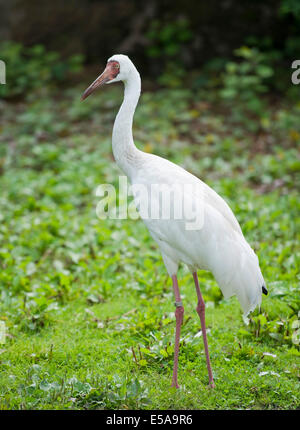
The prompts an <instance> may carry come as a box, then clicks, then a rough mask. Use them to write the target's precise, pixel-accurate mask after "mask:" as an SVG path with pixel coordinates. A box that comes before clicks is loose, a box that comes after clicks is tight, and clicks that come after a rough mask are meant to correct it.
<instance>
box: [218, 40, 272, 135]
mask: <svg viewBox="0 0 300 430" xmlns="http://www.w3.org/2000/svg"><path fill="white" fill-rule="evenodd" d="M234 52H235V55H236V56H237V57H240V58H242V61H236V62H233V61H231V62H228V63H227V64H226V70H225V73H224V74H223V78H222V80H223V88H222V89H221V90H220V92H219V94H220V96H221V98H222V99H223V100H224V101H225V104H227V105H228V107H230V108H231V110H232V116H233V120H234V121H238V122H241V121H243V122H244V124H245V125H246V126H248V127H251V129H252V130H253V131H255V130H256V129H257V124H259V122H258V121H257V116H258V117H259V118H263V116H264V114H265V111H266V102H265V100H264V99H263V98H262V95H263V94H264V93H266V92H267V91H268V86H267V83H268V80H269V79H270V78H271V77H272V75H273V73H274V71H273V69H272V67H271V66H270V65H269V64H268V63H267V62H266V59H267V56H266V55H265V54H263V53H262V52H259V51H258V50H257V49H255V48H248V47H247V46H243V47H241V48H239V49H237V50H235V51H234ZM247 113H250V114H251V115H255V117H256V118H255V121H251V120H250V121H249V115H247Z"/></svg>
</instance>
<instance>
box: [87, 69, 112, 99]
mask: <svg viewBox="0 0 300 430" xmlns="http://www.w3.org/2000/svg"><path fill="white" fill-rule="evenodd" d="M110 72H111V71H110V68H109V67H106V68H105V70H104V72H103V73H102V74H101V75H100V76H98V78H97V79H95V80H94V82H93V83H92V84H91V85H90V86H89V87H88V88H87V89H86V90H85V92H84V93H83V94H82V96H81V100H85V99H86V98H87V97H88V96H89V95H90V94H92V92H94V91H95V90H96V89H97V88H98V87H101V85H104V84H105V83H106V82H108V81H110V80H111V77H110V74H111V73H110Z"/></svg>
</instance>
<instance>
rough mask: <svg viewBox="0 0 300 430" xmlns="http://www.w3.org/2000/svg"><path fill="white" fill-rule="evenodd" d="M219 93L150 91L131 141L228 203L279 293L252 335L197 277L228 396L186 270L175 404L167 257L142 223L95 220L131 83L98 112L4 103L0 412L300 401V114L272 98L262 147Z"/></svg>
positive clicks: (255, 318) (35, 98)
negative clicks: (299, 333)
mask: <svg viewBox="0 0 300 430" xmlns="http://www.w3.org/2000/svg"><path fill="white" fill-rule="evenodd" d="M208 88H214V85H212V86H211V87H209V86H208V87H205V88H202V87H199V88H198V89H197V90H194V89H193V90H191V89H189V88H187V89H184V90H183V89H178V88H177V89H160V90H158V91H154V92H147V91H145V92H144V93H143V95H142V98H141V102H140V105H139V107H138V109H137V112H136V117H135V122H134V136H135V141H136V143H137V146H138V147H139V148H141V149H143V150H145V151H148V152H153V153H156V154H158V155H161V156H163V157H166V158H169V159H171V160H172V161H174V162H176V163H178V164H180V165H182V166H183V167H184V168H186V169H187V170H189V171H190V172H192V173H194V174H196V175H198V176H199V177H200V178H201V179H203V180H205V182H207V183H208V184H209V185H211V186H212V187H213V188H214V189H215V190H216V191H217V192H218V193H220V195H221V196H222V197H224V198H225V199H226V200H227V201H228V203H229V204H230V206H231V208H232V209H233V211H234V213H235V214H236V216H237V218H238V220H239V222H240V224H241V226H242V229H243V232H244V234H245V236H246V238H247V240H248V241H249V242H250V244H251V245H252V247H253V248H254V249H255V250H256V252H257V254H258V256H259V259H260V264H261V267H262V272H263V274H264V277H265V280H266V283H267V287H268V290H269V295H268V296H267V297H265V296H263V301H262V307H261V312H259V311H258V310H257V311H256V313H254V314H253V315H252V316H251V321H250V324H249V326H245V325H244V323H243V320H242V314H241V310H240V307H239V304H238V302H237V300H236V299H235V298H232V299H230V300H224V298H223V296H222V294H221V292H220V290H219V288H218V286H217V284H216V282H215V280H214V278H213V276H212V275H211V274H210V273H208V272H204V271H199V281H200V287H201V291H202V294H203V297H204V300H205V303H206V321H207V328H208V342H209V348H210V354H211V361H212V367H213V372H214V377H215V381H216V386H217V388H216V389H215V390H214V391H208V390H207V388H206V387H207V383H208V378H207V369H206V363H205V356H204V351H203V342H202V333H201V327H200V322H199V318H198V315H197V313H196V311H195V307H196V293H195V289H194V285H193V279H192V277H191V275H190V273H189V272H188V270H187V269H186V268H185V267H182V268H181V269H180V272H179V285H180V290H181V294H182V299H183V302H184V306H185V316H184V323H183V326H182V336H181V348H180V355H179V384H180V386H181V388H180V390H178V391H177V392H176V393H175V392H174V390H172V389H170V388H169V387H170V383H171V373H172V362H173V353H174V326H175V317H174V306H173V293H172V285H171V282H170V279H169V278H168V277H167V275H166V271H165V268H164V265H163V262H162V259H161V256H160V253H159V251H158V249H157V247H156V246H155V244H154V242H153V240H152V239H151V237H150V236H149V234H148V232H147V230H146V228H145V226H144V225H143V223H142V222H141V221H133V220H110V219H108V220H98V219H97V217H96V213H95V210H96V205H97V203H98V198H97V197H96V196H95V189H96V188H97V186H98V185H99V184H101V183H112V184H114V185H116V186H117V185H118V175H119V174H120V171H119V170H118V168H117V167H116V165H115V163H114V162H113V161H112V157H111V139H110V137H109V136H110V134H111V128H112V124H113V120H114V116H115V114H116V110H117V106H118V105H119V104H120V101H121V97H122V92H121V90H120V88H119V87H117V86H115V87H112V86H107V88H105V89H103V91H102V92H100V91H99V92H98V93H97V94H95V96H93V97H90V98H89V100H88V101H87V102H85V103H81V102H80V101H79V99H80V94H81V93H82V90H83V89H84V88H83V85H82V86H74V87H73V88H69V89H65V90H64V91H63V92H62V91H61V89H59V90H57V89H55V88H51V89H49V88H45V92H44V93H43V96H42V97H41V94H40V92H35V91H33V92H32V94H31V95H30V97H27V99H26V102H24V101H20V100H19V101H16V100H15V101H14V103H12V102H11V101H10V102H7V101H2V103H1V104H0V113H1V114H0V130H1V133H0V186H1V190H2V192H1V196H0V221H1V223H0V268H1V270H0V285H1V289H0V319H1V321H3V322H5V325H6V332H7V336H6V341H5V343H4V344H1V349H0V408H1V409H7V408H8V409H33V408H34V409H98V408H106V409H107V408H110V409H118V408H121V409H123V408H124V409H126V408H127V409H128V408H134V409H136V408H137V409H138V408H154V409H155V408H157V409H179V408H187V409H189V408H197V409H199V408H203V409H294V408H297V407H298V406H299V381H298V376H299V366H298V363H297V360H299V354H300V353H299V345H298V344H297V343H296V342H295V333H296V330H297V327H298V323H299V317H298V315H297V312H298V309H299V293H298V291H299V246H298V243H299V231H300V229H299V209H300V207H299V199H298V189H299V186H300V184H299V170H300V166H299V160H298V158H297V155H298V146H299V143H300V124H299V105H298V103H293V102H292V101H290V100H282V101H281V103H278V104H276V105H274V104H273V103H272V102H271V100H269V99H268V93H264V94H265V96H266V100H265V102H266V112H267V118H270V120H269V122H268V121H266V120H265V122H264V123H261V125H260V126H261V127H262V130H263V133H264V134H263V136H261V135H257V134H256V133H252V132H251V131H249V129H248V128H246V126H245V122H243V121H242V122H238V123H237V124H236V125H235V126H234V127H233V126H232V123H231V121H230V119H231V112H230V111H229V110H222V109H220V104H219V103H217V102H216V101H215V99H214V97H213V96H214V94H212V93H214V91H213V90H211V89H208ZM231 102H232V103H233V101H231ZM16 116H17V117H18V121H17V122H16ZM245 117H246V118H249V119H250V118H252V117H250V113H249V111H248V110H247V111H245ZM252 120H253V119H252Z"/></svg>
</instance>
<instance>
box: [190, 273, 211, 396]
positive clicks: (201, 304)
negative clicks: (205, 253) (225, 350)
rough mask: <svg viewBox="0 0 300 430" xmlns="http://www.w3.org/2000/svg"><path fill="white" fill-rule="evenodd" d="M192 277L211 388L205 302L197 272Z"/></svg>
mask: <svg viewBox="0 0 300 430" xmlns="http://www.w3.org/2000/svg"><path fill="white" fill-rule="evenodd" d="M193 278H194V281H195V286H196V291H197V297H198V305H197V308H196V311H197V313H198V315H199V317H200V322H201V329H202V336H203V342H204V349H205V356H206V365H207V370H208V378H209V385H210V387H211V388H215V383H214V379H213V375H212V370H211V365H210V359H209V353H208V344H207V336H206V326H205V303H204V300H203V297H202V294H201V291H200V287H199V281H198V276H197V272H194V273H193Z"/></svg>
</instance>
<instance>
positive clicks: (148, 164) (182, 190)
mask: <svg viewBox="0 0 300 430" xmlns="http://www.w3.org/2000/svg"><path fill="white" fill-rule="evenodd" d="M117 81H123V82H124V100H123V103H122V106H121V107H120V110H119V112H118V115H117V117H116V120H115V123H114V128H113V135H112V147H113V153H114V157H115V159H116V162H117V164H118V165H119V167H120V168H121V169H122V170H123V171H124V172H125V173H126V175H127V176H128V178H129V179H130V181H131V184H132V191H133V195H134V200H135V203H136V206H137V208H138V210H139V212H140V215H141V217H142V219H143V220H144V222H145V224H146V226H147V227H148V229H149V232H150V234H151V235H152V237H153V238H154V240H155V241H156V242H157V243H158V246H159V248H160V250H161V253H162V256H163V260H164V263H165V265H166V268H167V271H168V273H169V275H170V276H171V278H172V283H173V290H174V296H175V306H176V310H175V317H176V331H175V348H174V367H173V378H172V386H173V387H176V388H178V387H179V385H178V381H177V379H178V377H177V374H178V354H179V342H180V327H181V325H182V322H183V314H184V307H183V303H182V301H181V297H180V291H179V287H178V281H177V270H178V264H179V263H180V262H183V263H185V264H187V265H188V267H189V269H190V271H191V272H192V274H193V278H194V282H195V287H196V293H197V298H198V303H197V308H196V311H197V313H198V315H199V317H200V322H201V329H202V337H203V342H204V349H205V357H206V365H207V370H208V377H209V383H210V387H212V388H213V387H214V386H215V384H214V380H213V374H212V369H211V365H210V358H209V351H208V342H207V333H206V324H205V303H204V300H203V297H202V294H201V291H200V286H199V281H198V277H197V269H204V270H209V271H211V272H212V273H213V274H214V276H215V279H216V280H217V282H218V284H219V286H220V288H221V290H222V292H223V294H224V296H225V298H228V297H230V296H232V295H236V296H237V297H238V300H239V301H240V303H241V306H242V308H243V310H244V316H245V317H246V315H247V314H248V313H249V312H251V311H252V310H253V309H254V308H255V307H256V306H257V305H258V306H259V305H260V303H261V295H262V291H263V292H264V293H265V294H267V290H266V288H265V286H264V280H263V277H262V274H261V271H260V268H259V264H258V258H257V256H256V255H255V254H254V252H253V250H252V249H251V247H250V246H249V244H248V243H247V242H246V240H245V238H244V236H243V233H242V231H241V228H240V226H239V223H238V221H237V220H236V218H235V216H234V215H233V213H232V211H231V209H230V208H229V206H228V205H227V203H226V202H225V201H224V200H223V199H222V198H221V197H220V196H219V195H218V194H217V193H215V191H213V190H212V189H211V188H210V187H208V186H207V185H206V184H205V183H204V182H202V181H201V180H200V179H198V178H197V177H195V176H194V175H191V174H190V173H188V172H187V171H185V170H184V169H182V168H181V167H179V166H177V165H175V164H173V163H171V162H170V161H168V160H165V159H163V158H161V157H157V156H156V155H152V154H147V153H144V152H142V151H140V150H138V149H137V148H136V146H135V145H134V142H133V137H132V121H133V115H134V112H135V108H136V105H137V103H138V99H139V96H140V92H141V79H140V75H139V73H138V71H137V70H136V68H135V66H134V64H133V63H132V62H131V61H130V59H129V58H128V57H126V56H125V55H114V56H113V57H111V58H110V59H109V60H108V62H107V66H106V68H105V70H104V72H103V73H102V74H101V75H100V76H99V77H98V78H97V79H96V80H95V81H94V82H93V83H92V84H91V85H90V86H89V87H88V88H87V89H86V90H85V92H84V94H83V96H82V99H85V98H86V97H88V96H89V95H90V94H91V93H92V92H93V91H94V90H95V89H96V88H98V87H99V86H100V85H103V84H105V83H107V84H110V83H112V82H117ZM154 186H155V188H154ZM155 190H156V191H155ZM163 191H164V192H165V193H162V192H163ZM166 203H167V207H166ZM166 208H167V209H168V211H167V213H166V211H165V209H166ZM179 208H180V209H181V210H180V209H179ZM178 209H179V212H178ZM153 210H154V212H152V211H153ZM166 215H167V216H166ZM191 224H192V225H191Z"/></svg>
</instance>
